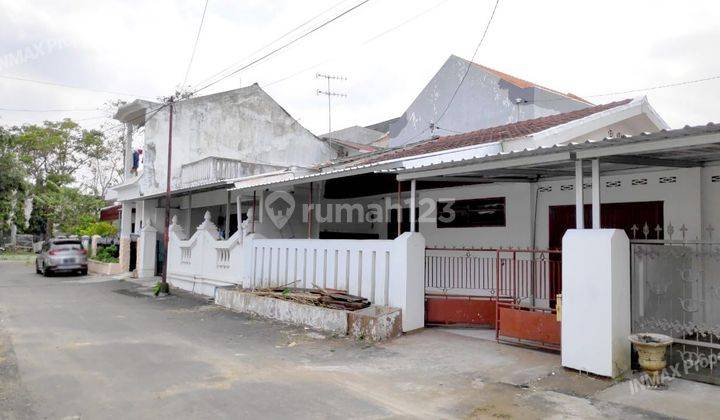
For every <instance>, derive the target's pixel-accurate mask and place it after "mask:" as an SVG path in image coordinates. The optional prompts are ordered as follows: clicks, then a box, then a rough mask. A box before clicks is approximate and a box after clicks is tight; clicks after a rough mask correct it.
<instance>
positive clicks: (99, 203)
mask: <svg viewBox="0 0 720 420" xmlns="http://www.w3.org/2000/svg"><path fill="white" fill-rule="evenodd" d="M35 203H36V204H35V208H34V210H33V213H34V215H35V216H37V217H38V218H39V219H41V220H43V221H45V226H44V227H45V229H44V231H47V229H49V225H50V223H54V224H57V225H58V227H59V228H60V230H61V231H62V232H64V233H79V231H80V230H81V229H83V228H87V227H88V226H89V225H90V223H91V222H92V221H94V220H97V217H98V216H99V214H100V209H101V208H102V207H103V206H104V205H105V201H104V200H103V199H102V198H100V197H94V196H91V195H85V194H83V193H82V192H81V191H80V190H79V189H78V188H72V187H64V186H60V185H57V184H55V183H54V182H52V181H48V183H47V185H46V186H45V188H44V189H43V190H42V191H40V192H37V193H36V195H35Z"/></svg>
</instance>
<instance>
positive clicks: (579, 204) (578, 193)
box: [575, 159, 585, 229]
mask: <svg viewBox="0 0 720 420" xmlns="http://www.w3.org/2000/svg"><path fill="white" fill-rule="evenodd" d="M584 205H585V203H584V200H583V166H582V160H580V159H578V160H576V161H575V227H576V228H577V229H585V209H584V208H583V207H584Z"/></svg>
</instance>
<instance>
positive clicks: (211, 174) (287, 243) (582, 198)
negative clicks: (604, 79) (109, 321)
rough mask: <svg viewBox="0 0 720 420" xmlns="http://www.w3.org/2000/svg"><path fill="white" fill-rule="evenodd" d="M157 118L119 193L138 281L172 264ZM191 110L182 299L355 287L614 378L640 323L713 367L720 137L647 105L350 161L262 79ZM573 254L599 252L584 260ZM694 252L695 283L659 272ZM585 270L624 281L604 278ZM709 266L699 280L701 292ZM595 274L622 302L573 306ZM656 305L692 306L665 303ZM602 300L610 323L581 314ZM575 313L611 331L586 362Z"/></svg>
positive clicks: (718, 130) (179, 232)
mask: <svg viewBox="0 0 720 420" xmlns="http://www.w3.org/2000/svg"><path fill="white" fill-rule="evenodd" d="M153 107H154V106H153V105H147V104H139V103H133V104H131V105H129V106H128V108H127V109H126V110H125V111H126V115H120V116H119V117H120V118H121V119H122V118H126V120H127V121H131V119H132V118H137V117H136V115H138V114H139V115H143V118H144V119H145V125H146V127H147V128H146V135H145V147H144V149H145V150H148V152H147V153H148V157H147V158H146V160H145V168H143V171H142V173H141V175H140V176H139V177H136V178H133V177H130V178H129V179H128V180H127V181H126V182H125V183H123V184H121V185H119V186H117V187H115V188H114V191H115V192H116V193H117V199H118V200H119V201H121V202H122V203H123V209H124V210H125V209H126V208H128V209H129V208H132V207H134V208H135V209H136V210H135V212H136V218H137V220H140V221H141V222H140V223H137V222H136V223H135V228H136V232H133V233H134V235H135V236H136V243H137V244H138V245H137V250H138V251H137V261H136V267H135V269H136V270H137V274H138V275H139V276H151V275H154V274H156V273H157V272H158V268H159V267H160V266H161V265H162V264H163V263H164V262H163V261H160V260H159V259H158V255H161V254H162V253H160V252H158V246H160V244H161V243H162V241H161V235H162V234H163V233H164V232H163V226H164V222H165V220H164V218H163V216H164V214H163V210H162V208H163V207H164V203H161V202H160V201H161V200H163V198H162V196H163V194H164V191H165V181H164V179H165V178H166V175H167V173H166V172H165V167H166V164H167V160H166V157H165V156H166V154H165V153H164V152H165V151H166V150H167V149H166V143H165V141H166V139H167V137H166V133H167V132H168V121H169V115H168V114H167V113H162V111H160V112H159V113H158V114H157V116H154V115H153V114H152V112H153ZM175 108H176V109H177V112H176V114H175V115H174V117H173V139H174V142H175V141H176V142H177V143H174V145H173V158H172V162H173V164H172V173H171V180H172V181H171V190H172V191H171V194H172V199H171V203H170V207H171V217H172V221H171V223H170V226H169V231H168V232H167V234H168V237H169V245H168V261H167V278H168V281H169V282H170V283H171V284H172V285H173V286H175V287H179V288H182V289H185V290H190V291H193V292H196V293H201V294H205V295H208V296H215V294H216V293H217V290H218V288H220V287H224V286H228V285H239V286H242V287H244V288H257V287H266V286H282V285H288V284H295V285H298V286H300V287H308V288H312V287H324V288H332V289H341V290H345V291H347V292H349V293H351V294H357V295H360V296H363V297H365V298H367V299H369V300H370V301H371V302H372V303H373V304H375V305H379V306H389V307H395V308H399V309H400V310H401V311H402V328H403V331H411V330H415V329H418V328H422V327H423V326H425V325H426V324H465V325H474V326H486V327H491V328H494V329H495V331H496V335H497V338H498V339H499V340H502V341H508V342H512V343H515V344H518V343H519V344H524V345H532V346H537V347H544V348H550V349H558V350H560V349H561V348H562V351H563V358H564V359H563V360H564V363H565V356H567V363H566V366H568V367H573V368H578V369H583V370H588V371H591V372H594V373H597V374H601V375H606V376H617V375H618V374H620V373H621V372H622V371H623V370H627V369H628V368H629V363H630V357H629V352H630V350H629V347H627V348H626V346H625V345H624V344H622V343H625V342H626V340H625V337H626V336H627V334H629V333H630V331H636V329H638V328H650V327H652V328H651V329H655V330H658V331H662V332H664V333H671V334H674V337H676V339H677V340H680V342H682V343H683V344H684V345H685V346H686V347H683V349H685V350H682V351H687V350H686V349H687V348H688V347H689V346H692V348H693V349H694V351H695V353H693V354H694V355H695V356H688V354H685V355H684V356H682V360H688V357H696V359H695V360H699V359H700V357H701V355H703V356H702V357H711V356H712V354H715V353H714V352H715V351H716V349H715V347H713V345H712V342H711V341H707V340H706V339H705V338H703V337H705V336H703V335H702V334H716V335H717V334H718V333H720V302H717V304H716V303H715V302H714V301H713V300H712V299H710V298H711V297H712V298H713V299H715V298H714V297H720V294H717V293H716V290H715V288H717V289H718V290H720V284H718V283H717V281H718V277H717V275H716V274H717V273H720V263H718V261H716V260H717V258H715V257H716V254H715V253H717V252H720V250H718V251H715V250H716V249H717V248H713V247H715V246H716V243H715V242H713V241H716V240H717V239H716V238H717V235H715V238H713V231H714V229H715V228H716V227H717V226H720V199H718V197H720V166H718V163H719V162H720V127H718V126H714V125H708V126H702V127H692V128H685V129H680V130H667V128H668V127H667V126H666V124H665V123H664V122H663V121H662V119H661V118H660V117H659V116H658V115H657V113H656V112H655V111H654V110H653V109H652V107H651V106H650V104H649V103H648V102H647V100H646V99H645V98H637V99H629V100H624V101H617V102H612V103H609V104H604V105H595V106H590V105H589V104H587V103H583V105H582V106H578V107H571V108H572V109H569V110H567V111H566V112H554V113H551V114H549V115H546V114H541V115H542V116H539V117H535V118H524V119H521V120H519V121H510V122H509V123H505V124H501V125H497V126H490V127H486V128H481V129H478V130H472V131H467V132H463V133H462V134H457V135H452V136H444V137H438V136H437V135H427V136H425V138H424V139H421V140H419V141H412V142H406V143H403V144H400V145H395V146H394V147H390V148H387V149H379V148H373V150H369V151H367V150H362V151H361V153H356V154H354V155H353V156H351V157H349V158H348V157H341V156H339V152H338V148H337V144H334V143H333V142H332V141H328V139H325V140H323V139H321V138H318V137H315V136H314V135H312V134H311V133H309V132H308V131H307V130H305V129H304V128H302V127H301V126H300V125H299V124H298V123H297V122H296V121H294V120H292V118H291V117H289V116H288V115H287V113H285V112H284V111H283V110H282V108H280V107H279V105H277V104H276V103H275V102H274V101H272V99H271V98H269V97H268V96H267V95H266V94H265V93H264V92H262V90H260V89H259V88H258V87H256V86H253V87H249V88H244V89H241V90H239V91H233V92H229V93H225V94H217V95H212V96H210V97H202V98H196V99H190V100H188V101H183V102H179V103H178V104H177V105H176V106H175ZM120 114H122V112H121V113H120ZM175 118H177V120H176V119H175ZM175 127H177V129H176V128H175ZM175 130H177V131H175ZM128 131H131V130H128ZM391 131H392V130H391ZM175 144H177V150H178V152H177V155H176V154H175V150H176V147H175ZM357 150H359V149H357ZM125 214H126V212H125V211H123V223H122V235H123V238H126V245H123V247H124V248H123V249H125V253H124V254H122V255H121V259H122V260H123V261H124V262H126V263H127V262H128V261H129V257H127V254H128V251H129V250H130V245H129V244H130V243H131V238H130V234H129V233H130V232H129V230H130V229H129V226H130V225H129V220H128V221H126V220H124V215H125ZM127 214H131V212H130V211H128V212H127ZM574 229H576V230H574ZM568 230H574V231H573V232H575V233H573V234H572V235H569V236H568V235H565V233H566V231H568ZM602 232H606V233H602ZM568 241H569V242H568ZM121 244H122V242H121ZM568 244H570V245H568ZM651 245H652V246H655V247H656V248H651V249H648V247H649V246H651ZM567 246H571V247H572V249H573V250H574V251H577V250H578V249H583V250H586V251H583V252H580V253H578V252H574V253H571V254H572V261H570V262H568V261H567V258H566V257H565V253H566V251H567V248H566V247H567ZM693 247H694V248H693ZM679 250H680V251H682V250H688V252H690V251H692V255H690V254H689V253H686V254H683V255H682V256H678V257H676V258H680V259H681V261H679V262H678V264H680V265H681V266H682V267H683V268H682V269H681V270H680V271H676V272H672V270H670V271H668V270H665V272H668V273H671V274H668V275H667V276H666V277H664V278H662V279H661V280H659V281H661V283H660V285H658V284H656V279H655V277H653V278H650V279H648V278H646V276H647V275H648V273H661V272H662V271H663V270H662V266H661V265H659V264H661V263H660V262H658V260H657V258H655V257H654V255H655V253H659V252H668V253H672V252H675V253H678V252H679ZM681 253H682V252H681ZM123 255H124V257H123ZM717 255H720V254H717ZM583 258H589V259H590V262H592V263H593V264H600V265H601V266H602V267H610V269H608V270H607V271H602V270H598V269H594V270H593V271H588V270H589V268H590V267H592V266H593V265H592V264H590V262H588V263H584V264H581V263H578V261H579V259H583ZM713 258H715V259H713ZM128 268H129V267H128ZM672 273H674V274H672ZM698 273H702V276H705V277H703V278H702V284H700V280H698V285H697V286H693V287H694V288H690V289H688V288H687V287H686V286H687V284H685V283H687V281H686V279H688V278H692V279H699V277H698V276H699V274H698ZM589 279H595V280H593V281H594V283H591V284H590V285H589V286H587V287H590V288H592V287H599V288H600V289H601V290H602V291H606V290H610V291H612V293H608V294H607V295H603V296H605V298H604V299H600V300H598V302H592V301H587V299H589V297H592V294H590V295H588V294H587V293H584V294H583V291H585V290H587V287H584V286H583V287H580V288H578V287H571V288H569V289H568V293H570V296H567V295H565V294H563V290H564V287H563V284H568V282H572V284H573V285H574V286H577V285H578V284H585V283H583V282H587V281H589ZM678 279H680V280H678ZM676 283H677V284H676ZM631 284H632V285H633V287H632V290H631V287H630V285H631ZM625 286H627V287H625ZM663 290H664V292H663V293H664V294H663V293H656V292H658V291H663ZM561 294H563V296H562V297H560V295H561ZM660 295H662V296H660ZM598 296H600V295H598ZM660 298H662V299H665V298H667V299H668V302H680V303H681V305H680V306H679V309H678V307H677V305H675V306H673V307H672V308H673V309H667V305H664V304H658V302H660V301H659V300H658V299H660ZM568 299H569V301H568ZM678 299H679V300H678ZM688 299H690V300H688ZM567 302H569V303H568V306H563V305H564V304H565V303H567ZM631 302H632V303H631ZM592 305H598V307H597V311H595V312H592V311H590V312H591V313H584V314H583V313H582V310H583V308H588V307H592ZM561 306H562V307H564V308H567V310H564V311H563V319H565V318H566V317H573V319H575V320H576V319H577V318H576V317H582V319H583V321H584V322H586V325H587V326H588V327H587V328H593V325H597V328H598V330H599V331H600V330H602V331H603V333H602V337H599V340H600V342H601V343H602V345H601V346H599V348H600V349H601V350H598V352H596V353H593V354H591V355H590V356H588V357H589V359H588V358H583V357H585V356H582V357H581V358H580V359H578V357H580V356H577V354H576V349H577V348H581V347H583V346H586V345H587V343H586V342H585V341H584V340H586V339H587V337H586V336H587V334H585V332H586V329H583V328H582V327H578V326H577V325H575V324H573V323H572V322H569V323H564V322H563V323H561V322H560V321H559V320H558V316H559V315H558V308H559V307H561ZM666 309H667V310H666ZM568 311H569V312H568ZM586 312H587V311H586ZM631 318H632V319H631ZM608 319H610V320H611V321H612V322H611V323H610V324H609V325H608V324H607V320H608ZM631 321H632V322H631ZM601 327H602V328H601ZM605 327H607V328H605ZM663 328H665V329H663ZM676 330H677V331H676ZM693 334H694V335H693ZM561 336H562V340H561ZM711 337H714V336H711ZM621 341H622V342H621ZM706 341H707V342H706ZM708 344H710V345H708ZM603 349H604V350H603ZM578 360H580V361H578ZM584 363H585V364H586V365H583V364H584ZM698 375H699V376H701V377H704V378H706V377H708V376H709V377H711V378H712V374H710V375H705V374H703V373H698Z"/></svg>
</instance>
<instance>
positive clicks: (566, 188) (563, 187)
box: [560, 184, 575, 191]
mask: <svg viewBox="0 0 720 420" xmlns="http://www.w3.org/2000/svg"><path fill="white" fill-rule="evenodd" d="M574 189H575V186H574V185H572V184H566V185H561V186H560V191H572V190H574Z"/></svg>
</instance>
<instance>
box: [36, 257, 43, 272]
mask: <svg viewBox="0 0 720 420" xmlns="http://www.w3.org/2000/svg"><path fill="white" fill-rule="evenodd" d="M35 274H42V270H40V265H39V264H38V262H37V260H35Z"/></svg>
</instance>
